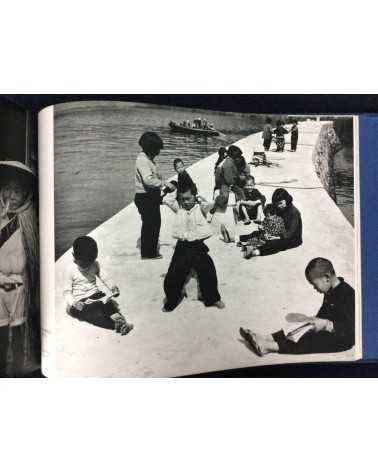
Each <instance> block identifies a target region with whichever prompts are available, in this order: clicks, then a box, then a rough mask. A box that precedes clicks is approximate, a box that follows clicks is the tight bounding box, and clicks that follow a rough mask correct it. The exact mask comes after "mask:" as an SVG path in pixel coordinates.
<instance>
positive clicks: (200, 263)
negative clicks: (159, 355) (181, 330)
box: [163, 185, 225, 311]
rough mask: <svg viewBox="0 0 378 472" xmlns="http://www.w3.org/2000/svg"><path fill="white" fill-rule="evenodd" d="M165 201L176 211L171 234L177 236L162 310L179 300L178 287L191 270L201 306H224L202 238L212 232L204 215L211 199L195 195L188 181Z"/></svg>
mask: <svg viewBox="0 0 378 472" xmlns="http://www.w3.org/2000/svg"><path fill="white" fill-rule="evenodd" d="M166 204H167V205H168V206H169V207H170V208H171V209H172V210H173V211H174V212H175V213H176V216H175V220H174V223H173V237H174V238H175V239H177V244H176V247H175V251H174V253H173V256H172V260H171V263H170V266H169V269H168V272H167V274H166V276H165V279H164V291H165V294H166V301H165V303H164V307H163V311H172V310H174V309H175V308H176V306H177V305H178V304H179V303H180V300H181V298H182V290H183V287H184V284H185V281H186V279H187V276H188V275H189V273H190V271H191V270H195V271H196V273H197V277H198V283H199V287H200V291H201V294H202V299H203V302H204V304H205V306H207V307H209V306H215V307H217V308H224V307H225V305H224V303H223V302H222V300H221V297H220V295H219V292H218V280H217V273H216V270H215V266H214V262H213V260H212V258H211V257H210V256H209V254H208V252H209V248H208V247H207V246H206V244H205V243H204V241H205V239H208V238H210V237H211V236H212V232H211V228H210V225H209V223H208V222H207V221H206V215H207V213H208V211H209V210H210V209H211V208H212V207H213V203H207V202H205V201H204V199H202V198H201V197H199V196H197V188H196V186H195V185H188V186H187V187H181V188H179V189H178V192H177V200H175V201H174V202H166Z"/></svg>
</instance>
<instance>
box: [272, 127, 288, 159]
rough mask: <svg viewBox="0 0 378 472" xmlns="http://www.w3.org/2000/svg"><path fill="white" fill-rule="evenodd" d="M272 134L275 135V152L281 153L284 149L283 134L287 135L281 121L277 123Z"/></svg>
mask: <svg viewBox="0 0 378 472" xmlns="http://www.w3.org/2000/svg"><path fill="white" fill-rule="evenodd" d="M274 134H275V135H276V145H277V149H276V152H283V151H284V149H285V134H288V130H287V129H286V128H285V127H284V123H283V121H281V120H278V121H277V127H276V129H275V130H274Z"/></svg>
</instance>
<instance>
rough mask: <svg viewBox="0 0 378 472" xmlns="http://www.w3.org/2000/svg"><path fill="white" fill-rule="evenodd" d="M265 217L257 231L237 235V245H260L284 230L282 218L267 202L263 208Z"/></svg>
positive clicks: (276, 236) (277, 236) (278, 235)
mask: <svg viewBox="0 0 378 472" xmlns="http://www.w3.org/2000/svg"><path fill="white" fill-rule="evenodd" d="M264 215H265V219H264V221H263V222H262V223H261V225H260V226H259V229H258V230H257V231H253V232H252V233H250V234H243V235H241V236H240V237H239V243H238V246H246V245H250V246H254V247H259V246H262V245H263V244H264V243H265V242H266V241H269V240H272V239H275V238H279V237H280V235H281V234H282V233H283V232H284V231H285V223H284V220H283V219H282V218H281V217H280V216H278V215H277V214H276V211H275V208H274V206H273V205H272V204H271V203H268V205H266V207H265V208H264Z"/></svg>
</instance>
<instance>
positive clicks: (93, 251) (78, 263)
mask: <svg viewBox="0 0 378 472" xmlns="http://www.w3.org/2000/svg"><path fill="white" fill-rule="evenodd" d="M72 255H73V262H74V263H73V264H72V267H70V269H69V271H68V274H67V277H66V283H65V289H64V297H65V299H66V302H67V311H68V313H69V314H70V315H72V316H75V317H76V318H79V319H87V320H88V321H89V322H91V318H92V321H93V320H94V319H95V317H96V315H98V314H99V312H100V315H102V316H105V317H110V319H111V320H113V322H114V329H115V330H116V331H117V332H119V333H121V334H122V335H125V334H127V333H129V332H130V331H131V330H132V329H133V327H134V326H133V325H132V324H130V323H128V322H127V321H126V319H125V317H124V316H123V315H122V314H121V313H119V308H118V305H117V303H116V302H115V301H114V300H113V297H118V296H119V294H120V292H119V289H118V287H116V286H112V287H111V288H108V284H107V283H106V282H105V280H104V279H103V278H102V277H101V275H100V274H101V271H100V263H99V262H98V260H97V256H98V248H97V243H96V241H95V240H94V239H93V238H90V237H89V236H80V237H79V238H77V239H76V240H75V241H74V243H73V254H72ZM98 279H99V280H100V281H101V282H102V284H103V285H104V286H105V287H106V288H107V289H108V290H109V291H110V293H111V294H110V296H108V297H106V294H105V293H104V292H102V291H101V290H100V289H99V287H98V285H97V281H98ZM102 299H103V300H104V301H102Z"/></svg>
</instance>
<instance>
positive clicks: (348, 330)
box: [239, 257, 355, 357]
mask: <svg viewBox="0 0 378 472" xmlns="http://www.w3.org/2000/svg"><path fill="white" fill-rule="evenodd" d="M305 274H306V279H307V281H308V282H309V283H310V284H311V285H312V286H313V287H314V289H315V290H316V291H317V292H319V293H322V294H324V299H323V304H322V306H321V307H320V309H319V311H318V313H317V315H316V316H313V317H306V316H304V320H303V321H304V323H303V324H304V325H307V326H304V327H303V328H304V331H303V335H302V336H301V337H300V338H299V339H297V340H295V339H294V340H293V339H291V338H290V336H288V335H287V334H285V332H284V331H283V330H280V331H277V332H276V333H273V334H269V335H261V334H258V333H255V332H253V331H251V330H249V329H245V328H240V331H239V332H240V335H241V336H242V337H243V338H244V339H245V341H246V342H247V343H248V345H249V346H250V347H251V349H252V350H253V352H254V353H255V354H256V355H257V356H260V357H261V356H264V355H266V354H269V353H271V352H277V353H280V354H316V353H325V352H342V351H346V350H348V349H351V348H352V347H353V346H354V344H355V320H354V318H355V296H354V290H353V288H352V287H351V286H350V285H349V284H347V283H346V282H345V281H344V279H343V278H342V277H337V276H336V273H335V269H334V268H333V265H332V262H331V261H329V260H328V259H324V258H322V257H317V258H316V259H312V260H311V261H310V262H309V264H308V265H307V267H306V271H305Z"/></svg>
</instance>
